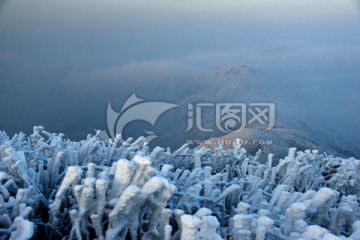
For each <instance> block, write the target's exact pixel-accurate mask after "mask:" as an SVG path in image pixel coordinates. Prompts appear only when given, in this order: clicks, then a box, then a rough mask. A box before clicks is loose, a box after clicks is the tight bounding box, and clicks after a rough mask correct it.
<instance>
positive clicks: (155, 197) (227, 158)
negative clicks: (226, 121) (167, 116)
mask: <svg viewBox="0 0 360 240" xmlns="http://www.w3.org/2000/svg"><path fill="white" fill-rule="evenodd" d="M259 154H260V153H259V152H258V153H257V154H256V155H255V156H249V155H247V154H246V151H245V149H244V148H242V147H241V145H240V144H239V143H238V144H235V145H234V146H233V148H232V149H230V150H225V149H222V148H221V147H219V148H217V149H214V150H210V149H207V148H202V149H198V150H195V151H194V150H190V149H188V148H187V147H186V146H183V147H182V148H181V149H179V150H177V151H175V152H170V150H169V149H162V148H160V147H157V148H155V149H154V150H153V151H151V152H150V151H149V148H148V147H147V146H146V143H144V139H143V138H139V139H138V140H136V141H134V142H132V140H130V139H129V140H128V141H126V142H124V143H123V144H121V145H119V144H116V141H114V142H113V143H105V142H104V141H102V140H101V139H99V138H98V137H97V136H88V138H87V139H86V140H84V141H80V142H72V141H69V140H65V139H64V138H63V134H58V135H57V134H50V133H48V132H46V131H44V130H43V128H42V127H34V133H33V134H32V135H31V136H29V137H26V136H25V135H24V134H22V133H20V134H18V135H15V136H14V137H13V138H12V139H10V138H9V137H8V136H7V135H6V134H5V133H4V132H0V160H1V162H0V183H1V185H0V194H1V195H0V239H8V238H10V239H17V240H23V239H30V238H33V239H53V240H54V239H167V240H170V239H181V240H196V239H202V240H204V239H209V240H210V239H256V240H261V239H327V240H332V239H360V210H359V200H358V199H360V198H359V197H360V195H359V193H360V160H356V159H354V158H349V159H343V158H337V157H333V156H326V155H323V154H320V153H319V152H318V151H316V150H313V151H310V150H307V151H305V152H300V151H299V152H297V151H296V149H295V148H291V149H289V154H288V156H287V157H285V158H284V159H280V160H279V161H276V162H279V163H278V164H277V165H276V166H274V165H275V164H273V163H272V161H273V159H272V157H273V156H272V155H271V154H270V155H269V157H268V161H267V162H266V163H260V162H258V161H257V159H258V157H259ZM274 162H275V160H274Z"/></svg>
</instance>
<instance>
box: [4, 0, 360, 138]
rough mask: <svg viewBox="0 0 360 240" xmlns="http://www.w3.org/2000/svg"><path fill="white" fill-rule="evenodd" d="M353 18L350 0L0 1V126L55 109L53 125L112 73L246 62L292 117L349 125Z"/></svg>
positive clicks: (139, 77)
mask: <svg viewBox="0 0 360 240" xmlns="http://www.w3.org/2000/svg"><path fill="white" fill-rule="evenodd" d="M359 24H360V3H359V1H358V0H341V1H340V0H317V1H313V0H301V1H292V0H264V1H260V0H248V1H243V0H241V1H240V0H224V1H218V0H217V1H215V0H181V1H180V0H171V1H169V0H157V1H145V0H142V1H139V0H127V1H125V0H121V1H119V0H112V1H110V0H102V1H95V0H62V1H45V0H31V1H20V0H11V1H10V0H9V1H4V0H0V84H1V85H0V109H1V110H0V129H5V130H7V131H9V132H11V133H13V132H16V131H20V130H22V131H29V128H30V126H32V125H34V124H37V123H39V122H40V123H39V124H46V123H48V122H50V120H49V121H48V122H46V121H45V120H44V119H51V121H52V122H54V119H58V120H57V121H58V122H63V123H64V124H63V125H61V124H58V125H56V126H55V125H51V124H49V126H50V128H52V129H51V130H52V131H61V130H60V129H61V128H66V127H67V126H68V125H72V124H73V122H72V121H70V120H68V119H69V118H71V116H69V111H70V110H69V109H72V110H76V109H77V107H79V106H77V107H73V108H71V107H70V106H72V105H73V104H76V103H73V102H78V104H79V102H86V101H88V100H89V99H93V98H96V88H104V89H106V85H108V84H109V81H117V83H118V86H119V88H122V89H126V88H127V86H128V84H129V82H132V84H133V82H136V81H139V82H141V81H142V82H143V81H144V79H146V80H147V81H148V82H151V81H172V80H173V79H175V78H181V77H185V76H188V75H192V74H195V73H199V72H204V71H207V70H209V69H215V68H218V67H223V66H228V65H234V64H246V65H249V66H250V67H253V68H255V69H258V70H260V71H263V72H265V73H266V74H267V75H268V76H270V77H271V78H273V79H276V80H277V81H278V82H277V83H276V84H283V85H282V86H283V88H284V95H286V96H287V97H288V98H289V102H290V103H292V105H291V104H289V106H284V109H287V112H288V113H289V114H290V115H291V114H294V116H305V117H304V118H308V117H309V116H310V115H311V116H312V118H314V119H317V121H318V122H321V121H324V119H326V120H325V121H324V123H327V124H328V125H334V126H335V128H336V129H341V128H342V127H343V128H344V129H345V131H347V132H348V133H349V134H353V135H355V134H354V132H356V131H357V132H359V130H360V129H359V125H358V123H359V121H360V110H359V106H358V104H357V103H358V102H359V101H360V97H359V91H360V70H359V69H360V68H359V66H360V26H359ZM89 89H92V90H89ZM130 91H133V89H130V90H129V92H130ZM113 92H114V91H113V89H112V95H111V96H110V95H109V97H108V99H107V100H106V98H104V97H102V98H101V99H102V100H101V101H100V100H99V101H98V102H97V104H98V107H99V108H100V107H102V106H104V111H105V110H106V109H105V106H106V101H109V100H110V99H114V98H115V95H114V94H113ZM103 94H104V92H103ZM292 94H293V96H294V97H291V95H292ZM89 95H90V96H89ZM316 96H318V97H316ZM66 99H67V100H66ZM91 104H94V102H91ZM51 106H52V107H51ZM286 107H287V108H286ZM299 109H301V110H299ZM309 109H310V110H311V111H310V110H309ZM307 110H309V111H308V115H307V114H305V113H306V111H307ZM79 111H81V109H79ZM89 111H90V112H91V110H89ZM317 112H318V113H319V114H318V116H314V113H317ZM309 113H311V114H309ZM86 114H87V115H86V116H89V114H98V113H96V112H94V113H92V112H91V113H86ZM100 114H103V112H101V113H100ZM329 119H330V120H329ZM44 121H45V122H44ZM74 121H75V120H74ZM77 121H78V119H77ZM329 121H330V123H329ZM65 122H67V123H66V124H65ZM91 124H93V123H91ZM94 127H95V126H94ZM354 129H355V131H354ZM63 131H65V132H66V130H63Z"/></svg>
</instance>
